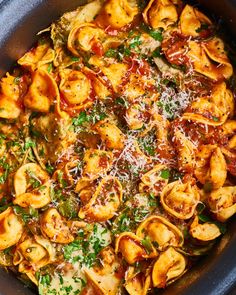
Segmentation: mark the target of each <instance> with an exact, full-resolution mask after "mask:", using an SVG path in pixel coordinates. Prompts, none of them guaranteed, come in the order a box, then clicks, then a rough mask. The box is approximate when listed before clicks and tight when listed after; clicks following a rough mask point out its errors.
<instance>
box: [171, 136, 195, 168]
mask: <svg viewBox="0 0 236 295" xmlns="http://www.w3.org/2000/svg"><path fill="white" fill-rule="evenodd" d="M174 139H175V142H176V149H177V151H178V165H179V170H180V171H185V172H192V171H193V169H194V167H195V150H196V147H195V146H194V144H193V143H192V141H190V140H189V139H188V138H186V136H185V135H184V134H183V133H181V131H180V130H176V131H175V133H174Z"/></svg>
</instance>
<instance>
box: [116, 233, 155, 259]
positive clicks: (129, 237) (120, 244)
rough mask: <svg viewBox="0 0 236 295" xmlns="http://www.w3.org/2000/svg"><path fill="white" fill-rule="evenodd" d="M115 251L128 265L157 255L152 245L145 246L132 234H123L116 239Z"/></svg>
mask: <svg viewBox="0 0 236 295" xmlns="http://www.w3.org/2000/svg"><path fill="white" fill-rule="evenodd" d="M115 251H116V253H118V252H121V254H122V255H123V257H124V259H125V260H126V262H128V263H129V264H134V263H135V262H137V261H140V260H144V259H147V258H154V257H156V256H157V255H158V254H157V251H156V249H155V248H154V247H153V245H152V244H149V246H148V247H147V245H146V246H145V245H144V242H143V240H142V239H141V238H139V237H138V236H136V235H135V234H133V233H132V232H124V233H122V234H120V235H119V237H117V239H116V246H115Z"/></svg>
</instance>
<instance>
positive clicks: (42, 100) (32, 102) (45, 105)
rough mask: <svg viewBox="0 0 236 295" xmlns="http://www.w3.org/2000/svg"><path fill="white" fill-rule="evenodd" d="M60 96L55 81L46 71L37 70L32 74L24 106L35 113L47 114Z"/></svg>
mask: <svg viewBox="0 0 236 295" xmlns="http://www.w3.org/2000/svg"><path fill="white" fill-rule="evenodd" d="M58 95H59V93H58V87H57V84H56V82H55V81H54V79H53V78H52V77H51V76H50V75H49V74H48V73H47V72H46V71H44V70H36V71H34V72H33V74H32V83H31V85H30V87H29V91H28V93H27V94H26V95H25V97H24V105H25V107H27V108H29V109H32V110H34V111H37V112H42V113H47V112H49V110H50V106H51V105H52V104H53V103H54V102H55V100H56V99H57V97H58Z"/></svg>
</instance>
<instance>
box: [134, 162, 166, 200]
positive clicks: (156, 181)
mask: <svg viewBox="0 0 236 295" xmlns="http://www.w3.org/2000/svg"><path fill="white" fill-rule="evenodd" d="M166 169H167V168H166V166H165V165H160V164H159V165H156V166H155V167H154V168H153V169H151V170H150V171H148V172H147V173H145V174H144V175H143V176H142V177H141V181H142V182H141V183H140V184H139V191H140V192H150V193H153V194H154V195H155V196H157V195H159V194H160V192H161V191H162V189H163V188H164V187H165V186H166V185H167V183H168V179H165V178H163V177H162V176H161V175H162V173H163V171H165V170H166Z"/></svg>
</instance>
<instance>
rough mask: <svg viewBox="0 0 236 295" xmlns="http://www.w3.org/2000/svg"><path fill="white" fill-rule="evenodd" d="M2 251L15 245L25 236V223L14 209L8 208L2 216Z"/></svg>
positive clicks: (0, 217)
mask: <svg viewBox="0 0 236 295" xmlns="http://www.w3.org/2000/svg"><path fill="white" fill-rule="evenodd" d="M0 224H1V232H0V250H4V249H6V248H9V247H11V246H13V245H15V244H16V243H17V242H18V241H19V240H20V238H21V236H22V234H23V230H24V227H23V221H22V220H21V218H20V217H19V216H17V215H16V214H15V213H14V211H13V209H12V208H8V209H6V210H5V211H3V212H2V213H1V214H0Z"/></svg>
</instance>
